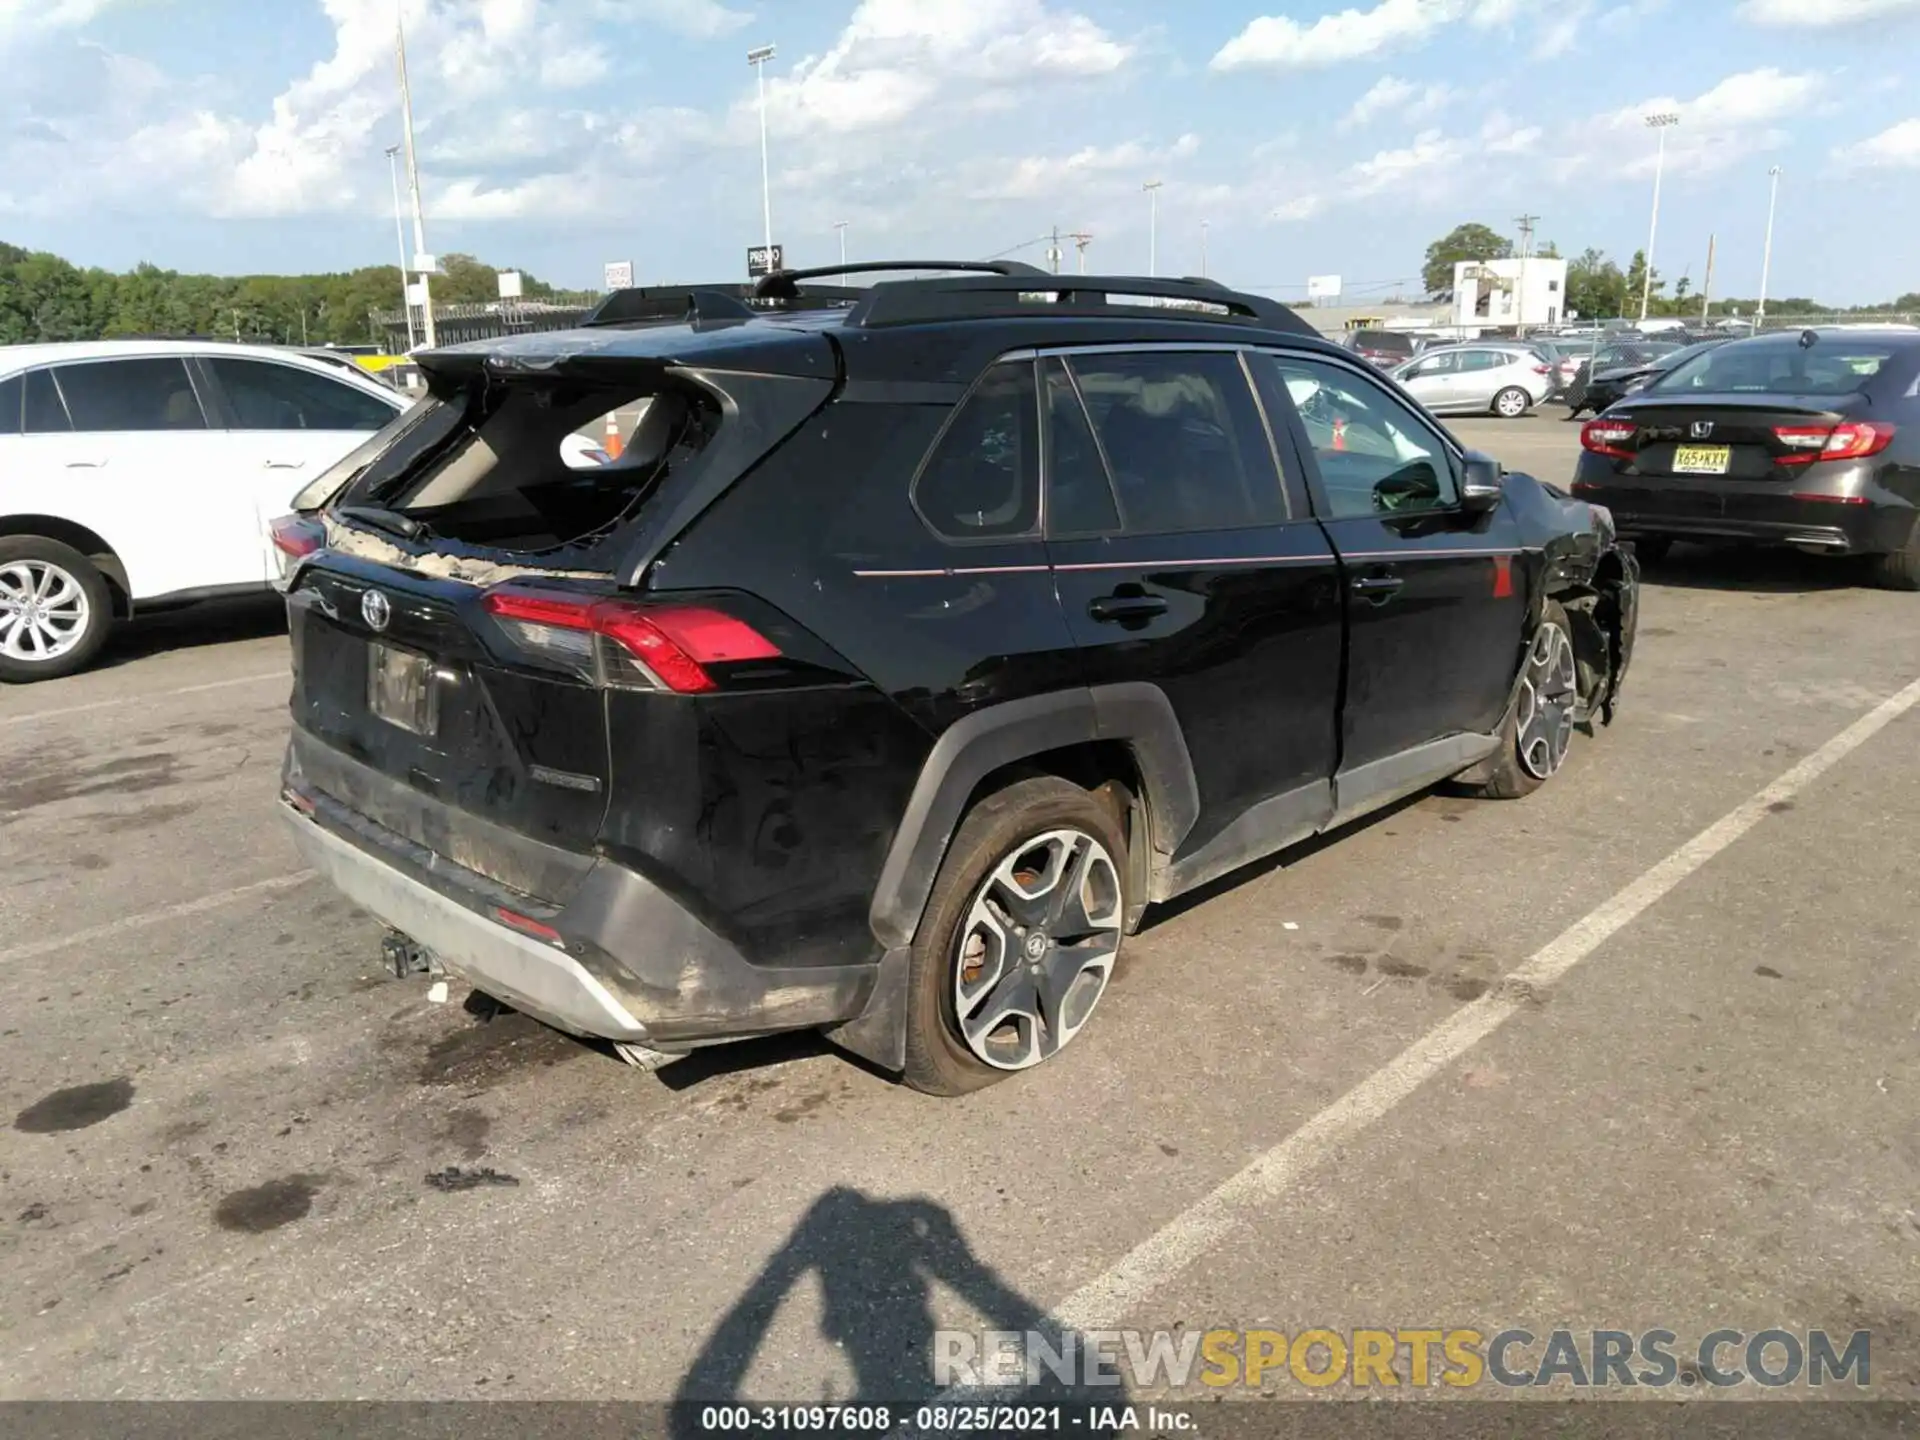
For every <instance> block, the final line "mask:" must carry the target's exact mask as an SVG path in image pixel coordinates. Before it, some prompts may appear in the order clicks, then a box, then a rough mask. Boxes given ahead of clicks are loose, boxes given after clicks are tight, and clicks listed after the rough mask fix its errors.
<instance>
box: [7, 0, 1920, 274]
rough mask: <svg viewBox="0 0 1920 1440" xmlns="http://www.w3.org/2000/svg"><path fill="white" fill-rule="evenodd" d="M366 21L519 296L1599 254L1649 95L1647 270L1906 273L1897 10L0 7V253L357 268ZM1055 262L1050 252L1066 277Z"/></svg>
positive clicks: (1906, 0) (363, 188)
mask: <svg viewBox="0 0 1920 1440" xmlns="http://www.w3.org/2000/svg"><path fill="white" fill-rule="evenodd" d="M396 7H398V8H401V9H403V10H404V13H405V16H406V24H407V35H408V52H409V60H410V64H411V71H412V77H413V87H414V108H415V114H416V120H417V128H418V137H419V145H420V165H421V176H422V184H423V187H424V190H425V193H426V209H427V226H428V239H429V242H430V245H431V248H433V249H435V250H439V251H443V252H444V251H451V250H463V251H468V252H470V253H474V254H477V255H480V256H482V257H483V258H485V259H488V260H492V261H494V262H496V263H511V264H517V265H520V266H523V267H525V268H527V269H529V270H531V271H533V272H534V273H536V274H538V275H540V276H541V277H543V278H546V279H549V280H552V281H554V282H555V283H558V284H563V285H572V286H590V285H597V284H598V283H599V276H600V272H601V266H602V264H603V263H604V262H605V261H608V260H621V259H630V260H632V261H634V262H635V265H636V268H637V271H638V274H639V276H640V278H641V279H642V280H643V281H660V280H685V279H695V278H716V277H718V278H730V277H734V276H738V275H740V274H741V273H742V271H743V266H744V257H743V250H744V247H745V246H746V245H748V244H751V243H755V242H756V241H757V240H758V238H759V233H760V229H761V216H760V198H761V197H760V156H759V129H758V123H757V118H756V117H757V112H756V109H755V98H754V88H753V75H752V71H751V69H750V67H749V66H748V65H747V64H746V61H745V53H746V51H747V49H748V48H749V47H750V46H753V45H759V44H766V43H772V44H775V45H777V47H778V51H777V54H776V56H775V58H774V60H773V61H772V62H771V63H770V65H769V66H768V70H767V80H768V115H769V129H770V132H771V137H772V141H771V150H772V176H773V219H774V231H775V239H777V240H779V241H781V242H782V243H783V244H784V245H785V246H786V250H787V256H788V261H789V263H793V264H801V263H819V262H825V261H830V260H832V259H833V258H834V257H835V256H836V254H837V245H838V241H837V237H836V232H835V230H834V222H836V221H841V220H844V221H846V222H847V231H846V235H847V246H848V251H849V253H850V255H852V256H854V257H856V258H871V257H875V256H882V255H892V256H913V257H916V258H918V257H922V256H930V255H939V256H970V257H977V256H982V255H987V254H991V253H994V252H1000V251H1008V250H1013V251H1014V253H1016V254H1018V255H1020V256H1021V257H1023V258H1028V259H1032V260H1034V261H1035V262H1036V263H1041V262H1043V261H1044V258H1045V256H1044V251H1045V246H1044V245H1030V246H1027V247H1026V248H1024V249H1016V247H1019V246H1021V245H1022V244H1023V242H1027V241H1031V240H1033V239H1034V238H1035V237H1036V236H1040V235H1043V234H1044V233H1046V232H1047V231H1048V230H1049V229H1050V228H1051V227H1053V226H1055V225H1058V226H1059V227H1060V229H1061V230H1062V231H1072V230H1082V231H1085V232H1088V233H1090V234H1091V235H1092V237H1093V239H1092V240H1091V241H1090V242H1089V248H1088V252H1087V255H1088V261H1089V265H1090V268H1093V269H1095V270H1108V271H1122V272H1134V273H1139V272H1143V271H1144V270H1145V269H1146V267H1147V259H1148V213H1149V206H1148V199H1147V196H1146V195H1145V193H1143V191H1142V189H1141V186H1142V185H1143V183H1144V182H1146V181H1149V180H1159V181H1161V182H1163V187H1162V188H1161V189H1160V191H1159V192H1158V196H1159V199H1158V204H1159V226H1158V246H1159V262H1160V268H1161V270H1162V271H1163V272H1170V271H1192V270H1195V269H1197V268H1198V267H1199V264H1200V249H1201V243H1202V234H1203V228H1204V234H1205V238H1206V244H1207V250H1208V260H1209V268H1210V270H1211V272H1212V273H1213V274H1215V275H1217V276H1219V277H1221V278H1223V279H1226V280H1228V281H1230V282H1232V283H1236V284H1242V285H1247V286H1254V287H1261V288H1266V289H1269V290H1270V291H1271V292H1272V293H1274V294H1277V295H1279V296H1281V297H1283V298H1287V297H1294V296H1298V295H1299V294H1301V293H1302V291H1303V289H1304V285H1305V281H1306V277H1307V276H1308V275H1310V274H1339V275H1341V276H1342V277H1343V278H1344V282H1345V285H1346V288H1347V291H1348V293H1349V295H1382V294H1385V293H1387V292H1389V291H1391V290H1392V289H1394V288H1395V286H1396V284H1404V283H1406V282H1407V281H1409V280H1411V279H1412V277H1416V276H1417V275H1418V273H1419V269H1420V261H1421V254H1422V251H1423V250H1424V248H1425V246H1426V244H1427V242H1428V241H1429V240H1431V239H1433V238H1434V237H1435V236H1437V235H1439V234H1441V233H1443V232H1445V231H1446V230H1447V229H1449V228H1450V227H1451V226H1452V225H1454V224H1455V223H1457V222H1459V221H1463V220H1483V221H1486V222H1488V223H1490V224H1493V225H1494V226H1495V227H1496V228H1498V229H1500V230H1501V232H1502V233H1506V234H1511V233H1513V226H1512V223H1511V222H1512V217H1514V216H1517V215H1519V214H1522V213H1523V212H1531V213H1533V214H1536V215H1538V216H1540V217H1541V219H1540V221H1539V228H1538V239H1539V240H1541V241H1545V240H1552V241H1554V242H1556V243H1557V244H1558V245H1559V246H1560V247H1561V250H1562V251H1563V253H1572V252H1574V251H1577V250H1579V249H1581V248H1583V247H1585V246H1588V245H1593V246H1597V247H1599V248H1601V249H1603V250H1606V251H1608V252H1609V253H1611V254H1612V255H1614V256H1615V257H1617V258H1618V259H1620V260H1621V262H1622V263H1623V264H1624V263H1625V260H1626V258H1627V257H1628V256H1629V255H1631V253H1632V252H1633V250H1634V249H1635V248H1636V247H1637V246H1640V245H1643V244H1645V242H1646V238H1647V224H1648V214H1649V206H1650V200H1651V192H1652V185H1653V162H1654V145H1653V138H1654V137H1653V135H1652V134H1651V133H1650V132H1648V131H1647V130H1646V129H1645V127H1644V126H1643V124H1642V123H1641V117H1642V116H1643V115H1644V114H1646V113H1647V112H1649V111H1656V110H1661V111H1673V112H1675V113H1677V114H1679V116H1680V117H1681V119H1680V123H1679V125H1678V126H1677V127H1675V128H1674V129H1673V130H1671V131H1669V132H1668V145H1667V154H1666V165H1665V179H1664V190H1663V198H1662V205H1661V214H1660V234H1659V242H1658V246H1657V251H1656V260H1657V264H1658V267H1659V269H1660V271H1661V273H1662V274H1663V275H1666V276H1668V277H1670V278H1671V277H1677V276H1678V275H1680V274H1681V273H1682V272H1683V271H1686V272H1688V273H1690V275H1691V277H1692V280H1693V283H1694V287H1695V289H1696V290H1697V289H1698V287H1699V285H1700V282H1701V280H1702V278H1703V272H1704V270H1705V263H1706V253H1707V242H1708V236H1709V235H1710V234H1715V235H1717V237H1718V247H1717V261H1716V269H1715V278H1714V289H1715V291H1716V293H1719V294H1727V293H1735V294H1740V295H1751V294H1753V293H1754V292H1755V291H1756V290H1757V288H1758V284H1759V273H1760V259H1761V248H1762V235H1763V231H1764V227H1765V221H1766V207H1767V183H1768V182H1767V169H1768V167H1769V166H1770V165H1775V164H1777V165H1779V166H1781V167H1782V170H1783V176H1782V182H1781V190H1780V207H1779V216H1778V221H1777V228H1776V231H1775V246H1774V259H1773V279H1772V283H1771V285H1770V287H1769V288H1770V290H1771V291H1772V293H1773V294H1775V295H1787V294H1813V295H1816V296H1818V297H1821V298H1824V299H1829V300H1832V301H1835V302H1838V303H1859V302H1865V301H1869V300H1875V299H1882V298H1890V297H1892V296H1893V295H1896V294H1898V293H1900V292H1903V291H1911V290H1915V289H1920V265H1917V264H1916V262H1915V258H1914V257H1915V254H1916V251H1915V248H1914V246H1913V244H1912V243H1911V242H1910V241H1909V240H1907V239H1902V238H1894V237H1910V236H1912V235H1913V234H1915V233H1916V232H1920V99H1916V98H1915V95H1916V90H1915V70H1916V68H1920V0H1344V3H1343V0H1185V3H1183V4H1181V5H1178V6H1168V5H1164V4H1148V3H1145V0H858V3H856V0H764V3H759V4H752V3H748V0H0V74H3V75H5V76H6V77H7V83H6V84H5V86H4V87H0V239H4V240H8V241H11V242H13V243H15V244H24V245H28V246H32V247H36V248H45V249H51V250H55V251H58V252H60V253H62V254H64V255H66V256H68V257H69V258H71V259H73V260H75V261H77V262H80V263H85V264H100V265H106V266H111V267H114V268H124V267H126V266H130V265H132V264H133V263H135V262H136V261H139V260H151V261H154V262H156V263H158V264H161V265H163V266H167V267H170V268H177V269H181V270H215V271H224V272H242V271H306V270H321V269H347V268H351V267H354V266H358V265H363V264H374V263H382V262H386V261H389V260H392V259H393V258H394V257H395V254H396V244H395V238H394V231H393V218H392V200H391V191H390V187H389V177H388V171H387V162H386V159H385V156H384V154H383V151H384V148H385V147H386V146H387V145H390V144H392V143H395V142H396V141H397V140H398V139H399V138H400V129H399V121H398V103H397V85H396V83H395V77H394V66H393V55H392V49H393V46H392V41H393V30H394V18H395V12H396ZM1066 263H1067V264H1068V265H1069V266H1070V265H1072V263H1073V259H1072V250H1071V247H1070V246H1069V247H1068V259H1067V262H1066Z"/></svg>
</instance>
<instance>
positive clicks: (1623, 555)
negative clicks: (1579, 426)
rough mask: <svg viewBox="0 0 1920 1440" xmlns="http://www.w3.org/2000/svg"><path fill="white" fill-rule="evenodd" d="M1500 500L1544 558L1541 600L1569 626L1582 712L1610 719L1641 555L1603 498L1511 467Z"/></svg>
mask: <svg viewBox="0 0 1920 1440" xmlns="http://www.w3.org/2000/svg"><path fill="white" fill-rule="evenodd" d="M1504 500H1505V502H1506V503H1507V504H1508V505H1509V506H1511V508H1512V513H1513V515H1514V518H1515V519H1516V520H1517V521H1518V523H1519V526H1520V530H1521V535H1522V541H1523V543H1524V544H1525V545H1526V546H1527V547H1528V548H1529V549H1533V548H1536V547H1537V548H1538V549H1539V551H1540V553H1541V554H1542V556H1543V557H1544V559H1545V565H1544V569H1543V575H1542V584H1541V595H1540V600H1541V603H1542V604H1544V602H1545V601H1546V600H1549V599H1551V600H1557V601H1559V602H1560V604H1561V606H1562V607H1563V608H1564V609H1565V610H1566V612H1567V618H1568V621H1569V622H1570V624H1571V625H1572V628H1573V636H1572V638H1573V642H1574V654H1575V657H1576V659H1577V661H1578V663H1579V666H1580V672H1581V674H1580V681H1581V684H1580V694H1581V699H1582V702H1583V706H1582V708H1583V709H1584V711H1585V715H1584V716H1583V717H1582V718H1583V720H1589V721H1590V720H1591V719H1592V718H1593V717H1594V716H1598V717H1599V719H1600V723H1601V724H1603V725H1610V724H1612V723H1613V717H1614V713H1615V710H1616V709H1617V707H1618V703H1619V698H1620V689H1621V685H1622V683H1623V682H1624V681H1625V679H1626V675H1627V670H1628V668H1629V667H1630V666H1631V664H1632V662H1633V641H1634V633H1635V631H1636V629H1637V627H1638V625H1639V619H1640V561H1639V559H1638V558H1637V557H1636V556H1635V555H1634V553H1633V547H1632V545H1631V544H1623V543H1622V542H1621V540H1620V538H1619V535H1618V533H1617V532H1616V530H1615V528H1614V523H1613V515H1612V513H1611V512H1610V511H1609V510H1608V509H1607V508H1606V507H1605V506H1604V505H1593V504H1589V503H1588V502H1587V501H1585V500H1576V499H1575V498H1574V497H1573V496H1571V495H1569V494H1568V493H1567V492H1566V491H1564V490H1562V489H1561V488H1560V487H1559V486H1557V485H1552V484H1549V483H1548V482H1546V481H1543V480H1538V479H1536V478H1534V477H1533V476H1531V475H1521V474H1510V475H1508V476H1507V479H1506V486H1505V495H1504Z"/></svg>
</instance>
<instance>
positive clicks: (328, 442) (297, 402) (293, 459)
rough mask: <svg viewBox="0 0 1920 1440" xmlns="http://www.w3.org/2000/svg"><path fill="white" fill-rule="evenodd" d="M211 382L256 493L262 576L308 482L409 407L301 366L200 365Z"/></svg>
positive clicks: (229, 442)
mask: <svg viewBox="0 0 1920 1440" xmlns="http://www.w3.org/2000/svg"><path fill="white" fill-rule="evenodd" d="M195 363H196V364H197V365H198V366H199V367H200V369H201V374H202V376H203V377H204V378H205V379H207V380H208V381H210V382H211V383H210V384H209V386H208V389H209V392H210V393H209V397H208V398H209V406H208V408H209V410H210V411H211V413H212V417H213V421H214V424H215V426H216V428H217V429H218V430H220V431H221V432H222V433H223V434H224V437H225V440H226V447H225V448H226V452H227V455H228V459H229V463H230V464H231V465H232V466H233V467H234V470H235V473H236V474H237V475H238V476H239V477H240V478H241V481H242V484H243V487H244V488H245V490H246V491H247V492H248V498H249V502H250V505H251V508H252V512H253V517H254V536H255V542H256V543H255V549H256V552H257V555H258V559H259V570H260V576H259V578H262V579H271V578H272V577H273V575H274V573H275V571H276V570H277V568H278V567H277V565H276V564H275V562H274V559H273V552H272V542H271V540H270V539H269V536H268V531H267V526H268V525H269V524H270V523H271V522H272V521H273V520H275V519H276V518H278V517H279V516H281V515H284V514H286V513H287V512H288V511H289V510H290V509H292V508H293V497H294V496H295V495H297V494H298V493H299V492H300V490H301V489H302V487H304V486H305V485H306V484H307V482H308V481H310V480H312V479H313V478H314V477H315V476H316V475H319V474H320V473H321V472H322V471H324V470H325V469H326V468H327V467H328V466H329V465H331V464H333V463H334V461H336V460H338V459H339V458H340V457H341V456H343V455H345V454H346V453H347V452H348V451H350V450H352V449H353V448H354V447H355V446H356V445H358V444H360V442H361V441H363V440H365V439H366V438H367V436H369V435H371V434H373V432H374V431H376V430H378V429H380V428H381V427H382V426H383V425H386V424H387V423H388V422H389V421H391V420H392V419H393V417H394V416H395V415H397V414H399V413H400V411H401V410H402V409H403V408H405V406H404V402H403V401H401V400H400V398H399V397H398V396H395V397H394V402H393V403H391V404H390V403H388V402H387V401H386V400H385V399H384V398H382V397H381V396H378V395H373V394H369V393H368V392H367V391H365V390H362V389H359V388H358V387H356V386H353V385H350V384H348V383H346V382H344V381H341V380H335V379H333V378H332V377H330V376H327V375H321V374H316V373H315V372H313V371H311V370H306V369H302V368H300V367H299V366H295V365H282V364H279V363H278V362H276V361H272V360H260V359H252V358H249V357H247V356H240V355H215V356H206V357H202V358H200V359H198V360H197V361H196V362H195Z"/></svg>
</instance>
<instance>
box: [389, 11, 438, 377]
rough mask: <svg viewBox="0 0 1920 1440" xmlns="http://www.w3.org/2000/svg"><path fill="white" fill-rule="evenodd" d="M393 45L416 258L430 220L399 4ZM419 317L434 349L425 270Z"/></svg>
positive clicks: (429, 285)
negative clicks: (424, 207) (422, 190)
mask: <svg viewBox="0 0 1920 1440" xmlns="http://www.w3.org/2000/svg"><path fill="white" fill-rule="evenodd" d="M393 48H394V54H395V57H396V58H397V59H398V60H399V62H400V119H401V124H402V127H403V134H404V137H405V140H406V151H407V185H408V187H409V188H410V189H411V190H412V192H413V253H414V256H415V258H416V261H417V260H418V258H419V257H420V256H423V255H425V254H426V253H427V222H426V217H425V215H424V214H423V213H422V211H421V207H420V165H419V162H418V160H417V158H416V155H415V151H414V147H413V90H412V87H411V86H409V85H408V84H407V32H406V26H405V24H404V23H403V22H402V20H401V18H400V7H399V6H398V5H395V6H394V16H393ZM420 317H421V329H422V330H423V331H424V332H425V335H426V344H427V348H428V349H429V350H431V349H433V347H434V344H435V340H436V337H435V335H434V329H433V285H432V281H431V279H430V278H429V276H428V274H427V272H426V271H425V270H422V271H421V272H420Z"/></svg>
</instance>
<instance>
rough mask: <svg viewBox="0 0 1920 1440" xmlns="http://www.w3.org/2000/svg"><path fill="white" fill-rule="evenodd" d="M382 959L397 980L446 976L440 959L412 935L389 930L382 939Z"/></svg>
mask: <svg viewBox="0 0 1920 1440" xmlns="http://www.w3.org/2000/svg"><path fill="white" fill-rule="evenodd" d="M380 958H381V959H382V960H383V961H384V962H385V963H386V967H387V969H388V971H390V972H391V973H392V975H393V978H394V979H396V980H405V979H406V978H407V977H408V976H410V975H444V974H445V973H446V971H445V970H444V969H443V968H442V966H441V964H440V959H439V957H438V956H436V955H435V954H434V953H433V952H432V951H431V950H429V949H427V947H426V946H424V945H422V944H420V942H419V941H417V940H415V939H414V938H413V937H412V936H411V935H403V934H401V933H400V932H399V931H398V930H389V931H388V932H387V933H386V934H385V935H383V936H382V937H381V939H380Z"/></svg>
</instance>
